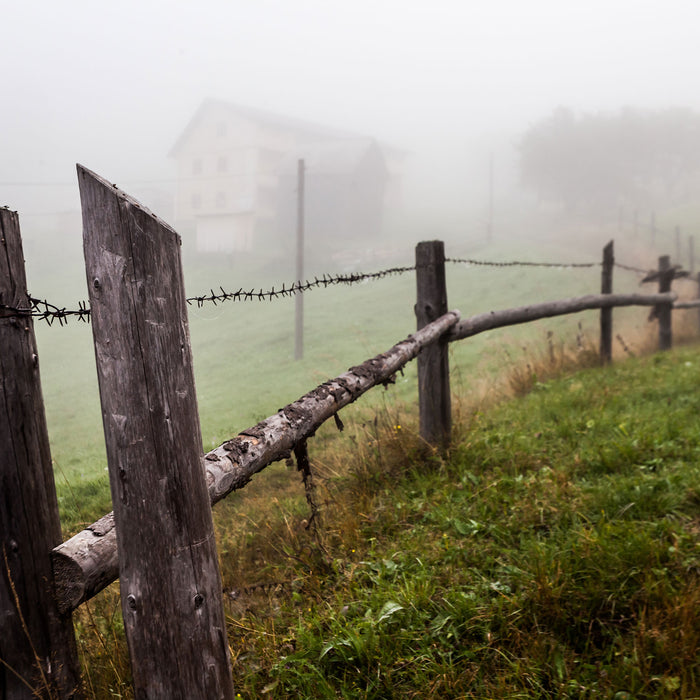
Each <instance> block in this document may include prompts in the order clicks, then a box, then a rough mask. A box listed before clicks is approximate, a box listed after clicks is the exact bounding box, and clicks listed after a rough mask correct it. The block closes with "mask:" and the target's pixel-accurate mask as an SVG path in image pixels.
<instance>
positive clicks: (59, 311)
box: [0, 296, 90, 326]
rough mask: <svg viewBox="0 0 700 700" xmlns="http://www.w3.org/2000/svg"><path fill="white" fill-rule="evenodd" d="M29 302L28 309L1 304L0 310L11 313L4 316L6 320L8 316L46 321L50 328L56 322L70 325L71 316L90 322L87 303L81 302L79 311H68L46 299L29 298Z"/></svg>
mask: <svg viewBox="0 0 700 700" xmlns="http://www.w3.org/2000/svg"><path fill="white" fill-rule="evenodd" d="M28 300H29V304H30V305H29V306H28V307H26V308H18V307H15V306H8V305H7V304H0V310H2V311H8V312H9V313H7V314H4V317H5V318H7V317H8V316H9V317H12V318H26V317H31V318H35V319H37V320H39V321H46V323H48V325H49V326H51V325H52V324H53V323H54V321H58V325H59V326H63V325H65V324H67V323H68V318H69V317H71V316H75V317H77V319H78V320H79V321H83V322H84V323H87V322H89V320H90V307H89V306H88V305H87V302H85V301H79V302H78V308H77V309H66V308H65V307H59V306H56V305H55V304H51V303H50V302H49V301H46V300H45V299H35V298H34V297H32V296H29V299H28Z"/></svg>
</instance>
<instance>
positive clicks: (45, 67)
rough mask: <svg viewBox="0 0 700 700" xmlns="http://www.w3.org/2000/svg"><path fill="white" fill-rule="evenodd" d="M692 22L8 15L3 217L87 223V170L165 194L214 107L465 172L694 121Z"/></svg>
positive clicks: (398, 4)
mask: <svg viewBox="0 0 700 700" xmlns="http://www.w3.org/2000/svg"><path fill="white" fill-rule="evenodd" d="M699 20H700V5H699V4H698V3H697V0H585V2H584V1H579V0H576V1H566V0H480V1H479V2H473V1H469V0H462V1H457V0H432V1H431V2H427V1H425V2H424V1H418V0H371V1H369V0H353V1H352V2H347V1H344V2H339V1H336V0H236V1H228V2H227V1H224V0H198V1H197V2H181V3H176V2H173V1H172V0H138V1H135V0H119V1H115V2H105V1H101V2H95V1H94V0H88V1H84V0H62V2H49V1H48V0H45V1H41V2H37V1H36V0H23V1H22V2H19V1H18V0H17V1H10V0H4V2H3V13H2V24H3V32H2V34H3V39H2V41H1V42H0V66H1V68H0V72H1V73H0V77H1V81H0V90H1V91H2V92H1V93H0V94H1V97H0V100H1V101H2V108H1V109H0V143H1V144H2V158H0V205H2V204H7V205H9V206H10V207H11V208H13V209H18V210H19V211H20V217H22V216H23V215H29V216H32V215H37V214H40V213H44V212H47V211H50V210H52V209H56V208H58V209H70V208H75V207H77V202H78V195H77V182H76V179H75V163H76V162H81V163H83V164H84V165H86V166H87V167H89V168H91V169H93V170H96V171H97V172H99V173H100V174H102V175H104V176H105V177H106V178H108V179H111V180H113V181H115V182H118V183H119V184H120V185H121V184H123V183H126V184H127V185H128V183H138V182H139V181H149V180H150V181H157V180H159V179H161V180H163V179H167V178H168V177H172V173H173V168H172V164H170V163H169V161H168V160H167V153H168V151H169V149H170V147H171V146H172V144H173V142H174V141H175V139H176V138H177V137H178V135H179V134H180V132H181V131H182V129H183V128H184V127H185V125H186V123H187V121H188V120H189V118H190V117H191V116H192V114H193V113H194V111H195V110H196V108H197V107H198V106H199V104H200V103H201V101H202V100H203V99H204V98H206V97H217V98H221V99H226V100H230V101H232V102H238V103H241V104H245V105H249V106H253V107H258V108H262V109H267V110H271V111H275V112H280V113H286V114H289V115H290V116H295V117H300V118H303V119H308V120H311V121H315V122H319V123H326V124H328V125H332V126H338V127H344V128H347V129H351V130H356V131H358V132H362V133H367V134H371V135H375V136H377V137H379V138H382V139H385V140H388V141H390V142H392V143H395V144H396V145H398V146H402V147H404V148H406V149H409V150H411V151H412V152H415V153H417V154H419V156H420V155H425V154H428V156H430V155H433V156H435V158H434V160H433V162H435V163H437V162H439V163H441V164H442V167H445V168H449V167H450V163H451V162H452V160H454V163H455V167H461V168H463V169H464V168H468V167H469V165H468V164H469V159H470V149H471V148H472V147H473V146H474V144H478V143H479V142H481V143H482V145H483V143H485V142H488V141H489V140H490V139H496V138H498V137H499V136H500V137H504V138H505V136H504V135H506V134H511V138H512V139H514V138H515V136H516V135H517V133H518V132H519V131H522V130H524V129H525V128H527V126H528V124H530V123H533V122H534V121H537V120H538V119H540V118H542V117H545V116H546V115H547V114H549V113H550V112H551V110H552V109H554V108H555V107H557V106H558V105H565V106H569V107H571V108H573V109H575V110H578V111H597V110H601V109H603V110H615V109H618V108H620V107H622V106H626V105H630V106H636V107H642V108H655V107H666V106H690V107H694V108H700V90H698V84H697V83H696V80H697V79H698V78H697V76H698V75H699V74H700V48H698V40H697V31H698V25H699V24H700V22H699ZM457 163H462V165H460V166H457V165H456V164H457ZM465 164H466V165H465ZM479 167H480V168H481V167H483V166H482V164H480V165H479ZM52 183H67V186H63V187H58V186H54V185H53V184H52ZM166 186H167V185H166ZM134 187H136V188H137V187H138V185H137V184H135V185H134ZM132 192H133V188H132ZM135 194H137V195H138V191H136V192H135ZM64 202H65V206H64Z"/></svg>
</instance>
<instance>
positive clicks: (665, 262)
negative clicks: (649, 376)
mask: <svg viewBox="0 0 700 700" xmlns="http://www.w3.org/2000/svg"><path fill="white" fill-rule="evenodd" d="M672 280H673V270H672V269H671V259H670V257H669V256H668V255H662V256H661V257H660V258H659V294H663V293H665V292H670V291H671V281H672ZM672 306H673V304H659V305H658V306H657V307H656V316H657V318H658V320H659V350H668V349H670V347H671V345H672V344H673V335H672V330H671V315H672V314H671V309H672Z"/></svg>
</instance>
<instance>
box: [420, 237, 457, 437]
mask: <svg viewBox="0 0 700 700" xmlns="http://www.w3.org/2000/svg"><path fill="white" fill-rule="evenodd" d="M416 287H417V301H416V308H415V312H416V319H417V324H418V330H420V329H421V328H423V327H424V326H426V325H427V324H428V323H430V322H431V321H434V320H436V319H437V318H439V317H440V316H442V315H443V314H445V313H447V286H446V281H445V245H444V243H443V242H442V241H424V242H422V243H419V244H418V245H417V246H416ZM418 410H419V416H420V435H421V437H422V438H423V439H424V440H426V442H428V443H430V444H431V445H435V446H437V447H440V448H441V449H446V448H447V447H448V446H449V444H450V434H451V432H452V404H451V397H450V368H449V359H448V344H447V341H438V342H436V343H434V344H433V345H431V346H429V347H427V348H425V349H423V350H422V351H421V353H420V354H419V355H418Z"/></svg>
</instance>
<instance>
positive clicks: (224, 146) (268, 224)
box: [170, 100, 402, 253]
mask: <svg viewBox="0 0 700 700" xmlns="http://www.w3.org/2000/svg"><path fill="white" fill-rule="evenodd" d="M170 155H171V156H172V157H173V158H174V159H175V160H176V161H177V194H176V203H175V220H176V226H178V227H180V226H181V227H183V228H185V227H188V228H194V230H195V232H196V245H197V250H199V251H201V252H223V253H229V252H234V251H246V250H252V249H253V248H258V247H261V246H264V245H269V244H271V243H272V242H273V241H275V240H280V239H282V238H289V239H290V240H291V239H293V236H294V230H295V223H294V222H295V217H296V203H295V202H296V164H297V162H298V160H299V159H303V160H304V163H305V172H306V177H305V208H306V217H305V219H306V236H307V239H308V240H309V241H314V240H316V241H322V240H324V241H326V242H328V241H329V240H335V241H336V242H338V243H342V239H343V238H345V237H349V236H353V237H358V238H360V239H363V238H366V239H367V240H376V236H377V235H379V234H380V232H381V227H382V219H383V213H384V207H385V203H386V202H385V200H386V199H387V197H389V198H391V197H393V196H395V193H396V191H397V189H398V182H399V177H398V170H399V163H400V160H401V157H402V154H401V152H399V151H398V150H397V149H391V148H387V147H385V146H382V145H380V144H378V143H377V142H376V141H375V140H374V139H372V138H370V137H366V136H358V135H357V134H351V133H348V132H344V131H341V130H338V129H331V128H327V127H322V126H318V125H316V124H311V123H308V122H304V121H301V120H295V119H289V118H287V117H283V116H279V115H276V114H271V113H268V112H263V111H260V110H256V109H252V108H249V107H242V106H239V105H234V104H231V103H227V102H222V101H219V100H206V101H205V102H204V103H203V104H202V105H201V106H200V108H199V109H198V110H197V112H196V113H195V115H194V116H193V118H192V119H191V120H190V122H189V124H188V125H187V127H186V128H185V130H184V132H183V133H182V135H181V136H180V138H179V139H178V140H177V142H176V143H175V145H174V146H173V148H172V150H171V152H170Z"/></svg>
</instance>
